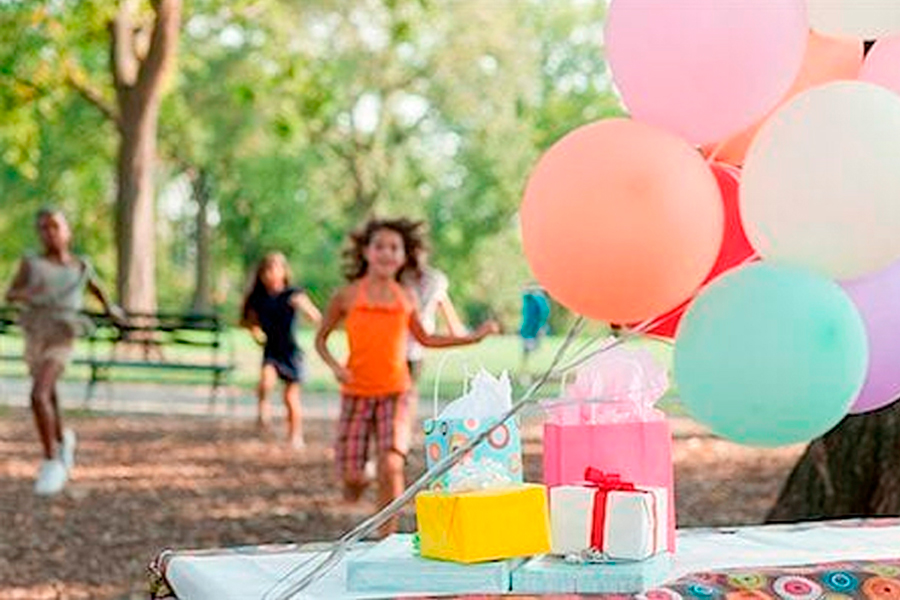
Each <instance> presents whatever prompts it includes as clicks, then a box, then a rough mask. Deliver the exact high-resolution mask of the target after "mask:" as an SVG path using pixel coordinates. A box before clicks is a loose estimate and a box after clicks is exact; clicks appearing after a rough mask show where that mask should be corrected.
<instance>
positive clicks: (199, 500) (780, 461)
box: [0, 409, 802, 600]
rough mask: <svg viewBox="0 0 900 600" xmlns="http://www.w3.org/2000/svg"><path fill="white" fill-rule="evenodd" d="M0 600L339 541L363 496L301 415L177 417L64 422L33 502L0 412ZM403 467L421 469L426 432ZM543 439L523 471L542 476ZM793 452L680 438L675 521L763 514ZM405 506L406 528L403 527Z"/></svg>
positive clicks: (88, 591)
mask: <svg viewBox="0 0 900 600" xmlns="http://www.w3.org/2000/svg"><path fill="white" fill-rule="evenodd" d="M0 410H3V412H2V413H0V600H12V599H17V600H18V599H28V600H43V599H50V598H53V599H75V598H79V599H80V598H91V599H101V598H116V599H120V598H144V597H145V593H146V592H145V590H146V583H145V582H146V577H145V570H146V565H147V564H148V562H149V561H150V560H151V559H152V558H153V556H154V555H155V554H156V553H158V552H159V551H160V550H162V549H164V548H211V547H221V546H233V545H243V544H257V543H274V542H298V541H311V540H322V539H329V538H334V537H337V536H338V535H339V534H340V533H342V532H343V531H345V530H346V529H349V528H350V527H352V526H353V525H355V524H356V523H357V522H359V521H360V520H362V518H364V517H365V516H366V515H367V514H368V512H369V511H370V510H371V509H372V504H371V499H370V500H369V503H368V504H365V503H364V504H363V505H361V506H358V507H355V508H346V507H342V506H341V505H340V502H339V496H340V494H339V490H338V488H337V487H336V485H335V479H334V476H333V465H332V460H333V454H332V451H331V448H330V446H331V442H332V438H333V427H334V425H333V423H332V422H329V421H321V420H319V421H310V422H308V423H307V426H306V430H307V440H308V442H309V443H308V446H307V449H306V450H305V451H304V452H302V453H297V452H294V451H291V450H289V449H288V448H286V447H285V445H284V444H283V443H281V442H279V441H278V439H277V436H276V439H274V440H273V439H271V438H270V439H262V438H261V437H260V436H259V435H258V433H257V431H256V429H255V426H254V424H253V423H252V421H248V420H237V419H212V418H202V417H184V416H177V417H176V416H172V417H162V416H145V415H141V416H128V417H125V416H92V415H81V416H71V417H69V419H68V424H69V425H70V426H72V427H74V428H75V429H76V431H77V432H78V435H79V439H80V442H79V448H78V464H77V466H76V468H75V471H74V475H73V481H72V482H71V483H70V484H69V485H68V486H67V488H66V491H65V493H64V494H62V495H61V496H59V497H56V498H53V499H49V500H48V499H40V498H36V497H35V496H34V495H33V493H32V485H33V478H34V475H35V472H36V469H37V464H38V460H39V454H38V444H37V439H36V436H35V433H34V430H33V426H32V423H31V420H30V414H29V413H28V412H27V411H25V410H24V409H0ZM418 441H419V443H418V444H414V446H415V447H416V451H415V452H413V454H412V456H411V457H410V461H409V467H408V475H410V476H412V475H416V474H419V473H421V472H422V468H423V457H422V453H421V451H420V450H419V449H420V448H421V440H418ZM540 451H541V448H540V442H539V440H538V439H536V438H527V439H526V443H525V463H526V474H527V476H528V479H529V480H532V481H538V480H540V469H541V465H540V461H541V459H540V456H541V455H540ZM801 451H802V447H796V446H794V447H789V448H784V449H777V450H764V449H754V448H744V447H740V446H736V445H734V444H730V443H727V442H723V441H721V440H717V439H715V438H712V437H709V436H706V435H703V434H702V433H697V434H696V435H694V434H691V433H690V431H688V433H686V434H685V433H682V434H681V435H680V436H676V441H675V465H676V479H677V488H676V494H677V510H678V520H679V526H683V527H690V526H701V525H725V524H748V523H758V522H760V521H761V520H762V519H763V517H764V515H765V513H766V511H767V509H768V507H769V506H770V505H771V504H772V502H773V501H774V500H775V496H776V495H777V493H778V490H779V488H780V486H781V484H782V482H783V481H784V478H785V477H786V476H787V473H788V472H789V470H790V468H791V466H792V465H793V463H794V462H795V461H796V459H797V458H798V456H799V454H800V452H801ZM413 524H414V520H413V516H412V513H411V512H408V513H407V514H406V515H405V517H404V526H405V527H406V528H410V529H411V528H412V527H413Z"/></svg>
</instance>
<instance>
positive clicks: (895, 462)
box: [766, 402, 900, 523]
mask: <svg viewBox="0 0 900 600" xmlns="http://www.w3.org/2000/svg"><path fill="white" fill-rule="evenodd" d="M898 514H900V402H895V403H894V404H892V405H891V406H888V407H886V408H883V409H881V410H879V411H876V412H872V413H865V414H861V415H850V416H848V417H846V418H845V419H844V420H843V421H841V423H840V424H838V426H837V427H835V428H834V429H832V430H831V431H829V432H828V433H827V434H825V436H823V437H821V438H817V439H815V440H813V441H812V442H811V443H810V445H809V447H808V448H807V449H806V452H805V453H804V454H803V456H802V457H801V458H800V460H799V462H798V463H797V465H796V466H795V467H794V470H793V472H792V473H791V475H790V477H789V478H788V480H787V483H785V485H784V488H783V489H782V490H781V494H780V495H779V498H778V500H777V501H776V503H775V506H774V507H773V508H772V510H771V511H770V512H769V515H768V517H767V518H766V520H767V522H770V523H779V522H792V521H803V520H817V519H832V518H849V517H864V516H884V515H894V516H896V515H898Z"/></svg>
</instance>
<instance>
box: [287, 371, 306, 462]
mask: <svg viewBox="0 0 900 600" xmlns="http://www.w3.org/2000/svg"><path fill="white" fill-rule="evenodd" d="M284 406H285V408H287V417H288V419H287V420H288V442H289V443H290V444H291V445H292V446H293V447H294V448H298V449H299V448H302V447H303V446H305V443H304V441H303V416H302V414H301V411H300V384H299V383H297V382H295V381H294V382H289V383H287V384H286V385H285V386H284Z"/></svg>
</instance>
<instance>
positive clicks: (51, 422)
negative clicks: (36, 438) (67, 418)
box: [31, 361, 63, 460]
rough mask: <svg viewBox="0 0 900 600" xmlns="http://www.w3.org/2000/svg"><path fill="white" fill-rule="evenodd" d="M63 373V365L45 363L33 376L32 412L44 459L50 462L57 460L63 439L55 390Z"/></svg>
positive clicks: (50, 362)
mask: <svg viewBox="0 0 900 600" xmlns="http://www.w3.org/2000/svg"><path fill="white" fill-rule="evenodd" d="M62 371H63V366H62V365H60V364H58V363H55V362H52V361H45V362H43V363H42V364H41V365H40V366H39V367H38V368H37V369H36V371H35V373H34V375H33V382H32V388H31V411H32V412H33V413H34V422H35V424H36V425H37V430H38V435H40V438H41V446H42V447H43V450H44V458H46V459H48V460H49V459H53V458H56V449H57V445H58V441H59V440H60V439H61V438H62V424H61V422H60V418H59V413H58V410H57V408H56V406H55V403H54V388H55V387H56V380H57V379H58V378H59V376H60V374H61V373H62Z"/></svg>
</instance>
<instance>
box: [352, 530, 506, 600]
mask: <svg viewBox="0 0 900 600" xmlns="http://www.w3.org/2000/svg"><path fill="white" fill-rule="evenodd" d="M412 537H413V536H411V535H409V534H395V535H392V536H390V537H388V538H386V539H384V540H382V541H381V542H379V543H377V544H375V545H374V546H372V547H371V548H369V549H367V550H364V551H362V552H360V553H358V554H353V555H352V556H350V557H349V558H348V559H347V590H348V591H350V592H360V593H366V594H403V593H419V594H428V595H440V594H444V593H446V594H453V595H457V594H503V593H506V592H508V591H509V589H510V578H511V575H512V571H513V569H515V568H516V567H518V566H519V565H520V564H522V562H523V560H522V559H519V558H516V559H509V560H500V561H492V562H484V563H478V564H471V565H464V564H459V563H453V562H447V561H441V560H431V559H428V558H422V557H421V556H420V555H419V553H418V552H417V551H416V549H415V547H414V545H413V541H412Z"/></svg>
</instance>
